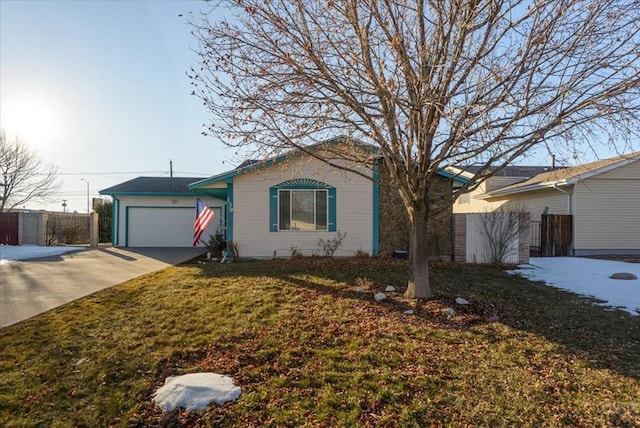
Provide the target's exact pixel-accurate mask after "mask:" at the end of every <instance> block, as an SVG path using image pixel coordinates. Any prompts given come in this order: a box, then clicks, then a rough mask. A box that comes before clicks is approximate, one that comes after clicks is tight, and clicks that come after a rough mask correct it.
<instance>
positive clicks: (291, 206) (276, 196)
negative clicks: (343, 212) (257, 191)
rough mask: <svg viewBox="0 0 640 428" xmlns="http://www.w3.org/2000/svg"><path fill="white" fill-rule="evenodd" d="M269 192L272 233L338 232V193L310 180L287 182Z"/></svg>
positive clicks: (327, 186) (332, 188) (323, 184)
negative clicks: (291, 231)
mask: <svg viewBox="0 0 640 428" xmlns="http://www.w3.org/2000/svg"><path fill="white" fill-rule="evenodd" d="M269 190H270V199H271V201H270V229H269V230H270V231H271V232H278V231H284V230H300V231H316V230H318V231H329V232H335V230H336V189H335V188H334V187H331V186H329V185H327V184H325V183H322V182H319V181H316V180H311V179H297V180H291V181H286V182H284V183H280V184H278V185H276V186H273V187H272V188H271V189H269Z"/></svg>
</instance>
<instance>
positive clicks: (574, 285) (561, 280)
mask: <svg viewBox="0 0 640 428" xmlns="http://www.w3.org/2000/svg"><path fill="white" fill-rule="evenodd" d="M519 267H520V269H518V270H513V271H510V273H516V274H519V275H522V276H524V277H526V278H528V279H531V280H533V281H544V282H546V283H547V284H548V285H551V286H554V287H557V288H561V289H565V290H569V291H572V292H574V293H577V294H582V295H585V296H592V297H595V298H597V299H600V300H605V301H606V302H607V303H606V305H608V306H613V307H620V308H621V309H623V310H625V311H627V312H629V313H631V314H632V315H640V263H626V262H619V261H613V260H597V259H588V258H582V257H532V258H531V260H530V262H529V264H528V265H520V266H519ZM616 272H628V273H632V274H634V275H635V276H637V277H638V278H639V279H636V280H619V279H611V278H609V277H610V276H611V275H612V274H614V273H616Z"/></svg>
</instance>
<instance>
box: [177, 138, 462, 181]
mask: <svg viewBox="0 0 640 428" xmlns="http://www.w3.org/2000/svg"><path fill="white" fill-rule="evenodd" d="M344 141H349V142H350V143H352V144H357V145H359V146H361V147H362V148H364V149H365V150H370V151H371V152H372V153H375V152H376V150H377V149H376V148H375V146H372V145H370V144H366V143H361V142H359V141H358V140H353V139H351V138H349V137H345V136H338V137H335V138H331V139H329V140H327V141H322V142H320V143H316V144H313V145H311V146H308V147H306V149H307V150H315V149H317V148H320V147H322V146H324V145H334V144H337V143H341V142H344ZM302 153H303V152H302V151H301V150H291V151H290V152H288V153H286V154H283V155H280V156H275V157H272V158H269V159H265V160H261V161H258V160H254V159H249V160H246V161H244V162H242V163H241V164H240V165H239V166H238V167H237V168H235V169H233V170H231V171H227V172H223V173H221V174H217V175H214V176H211V177H209V178H205V179H202V180H200V181H197V182H194V183H191V184H189V188H190V189H198V188H199V187H202V186H205V185H207V184H211V183H218V182H221V181H226V180H230V179H231V178H233V177H235V176H237V175H240V174H244V173H247V172H249V171H253V170H256V169H261V168H266V167H269V166H271V165H276V164H278V163H281V162H283V161H284V160H286V159H289V158H290V157H292V156H299V155H300V154H302ZM437 174H438V175H440V176H442V177H445V178H451V179H452V180H454V181H458V182H461V183H466V182H467V181H469V180H468V179H467V178H466V177H462V176H460V175H457V174H452V173H450V172H448V171H445V170H442V169H440V170H438V172H437Z"/></svg>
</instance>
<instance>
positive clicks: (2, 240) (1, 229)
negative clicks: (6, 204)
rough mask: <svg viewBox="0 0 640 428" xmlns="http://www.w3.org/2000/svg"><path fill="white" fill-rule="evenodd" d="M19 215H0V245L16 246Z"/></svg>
mask: <svg viewBox="0 0 640 428" xmlns="http://www.w3.org/2000/svg"><path fill="white" fill-rule="evenodd" d="M18 216H19V213H0V245H18Z"/></svg>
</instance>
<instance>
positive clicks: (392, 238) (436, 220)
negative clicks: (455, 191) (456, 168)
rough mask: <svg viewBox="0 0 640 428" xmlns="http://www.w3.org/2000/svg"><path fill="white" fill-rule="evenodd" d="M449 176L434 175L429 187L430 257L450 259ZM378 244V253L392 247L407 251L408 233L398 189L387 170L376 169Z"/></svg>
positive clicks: (407, 217) (392, 248)
mask: <svg viewBox="0 0 640 428" xmlns="http://www.w3.org/2000/svg"><path fill="white" fill-rule="evenodd" d="M451 192H452V182H451V179H449V178H445V177H441V176H436V177H435V180H434V182H433V184H432V187H431V189H430V191H429V203H430V209H431V217H430V219H429V224H428V226H427V229H428V236H429V242H428V254H429V256H431V257H432V258H438V259H445V260H451V256H452V251H453V249H452V243H451V215H452V205H451ZM379 202H380V238H379V239H380V248H379V252H380V254H381V255H389V254H393V252H394V251H395V250H401V251H408V250H409V240H410V234H411V226H410V224H409V216H408V214H407V210H406V208H405V207H404V203H403V202H402V200H401V198H400V194H399V193H398V190H397V189H396V188H395V187H394V186H393V185H392V184H391V183H390V179H389V177H388V174H385V173H384V171H383V170H382V168H381V171H380V199H379Z"/></svg>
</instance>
